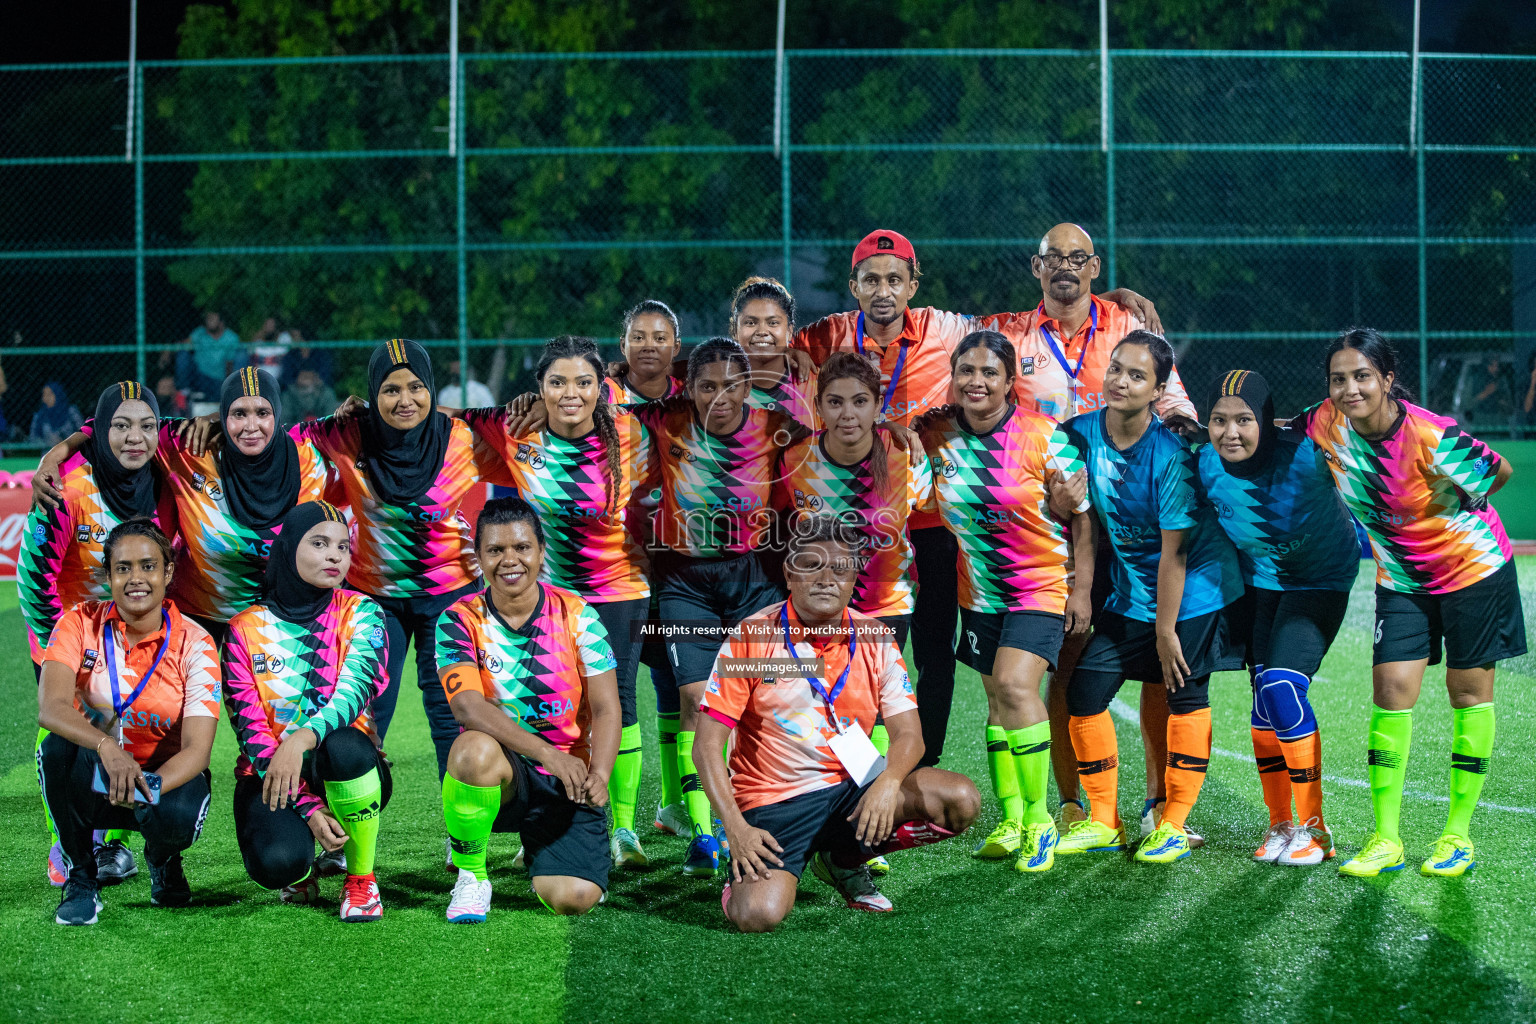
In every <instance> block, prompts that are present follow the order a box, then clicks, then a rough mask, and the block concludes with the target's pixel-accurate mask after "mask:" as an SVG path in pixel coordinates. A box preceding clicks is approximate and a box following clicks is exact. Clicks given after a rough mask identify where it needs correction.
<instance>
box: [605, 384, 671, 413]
mask: <svg viewBox="0 0 1536 1024" xmlns="http://www.w3.org/2000/svg"><path fill="white" fill-rule="evenodd" d="M603 390H604V392H605V393H606V394H607V396H608V404H609V405H622V406H625V407H626V408H628V407H630V406H635V405H644V404H645V403H646V402H659V401H661V399H662V398H671V397H672V396H673V395H680V394H682V393H683V392H684V391H686V390H688V385H687V384H686V383H685V382H684V381H683V380H682V378H680V377H668V378H667V390H666V393H665V394H663V395H662V396H661V398H647V397H645V396H644V395H642V394H641V393H640V392H638V391H635V390H633V389H631V388H630V387H629V385H628V384H626V383H625V382H624V379H623V378H619V379H618V380H614V379H613V378H612V377H604V378H603Z"/></svg>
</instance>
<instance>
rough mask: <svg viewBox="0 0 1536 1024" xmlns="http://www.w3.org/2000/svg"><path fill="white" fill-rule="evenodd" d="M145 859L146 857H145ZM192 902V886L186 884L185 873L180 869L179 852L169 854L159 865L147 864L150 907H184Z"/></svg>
mask: <svg viewBox="0 0 1536 1024" xmlns="http://www.w3.org/2000/svg"><path fill="white" fill-rule="evenodd" d="M145 859H146V860H147V859H148V858H145ZM191 902H192V886H190V885H188V884H187V873H186V872H185V871H183V870H182V869H181V854H179V853H173V854H171V858H170V860H167V861H166V862H165V863H164V864H162V865H161V866H160V867H155V865H154V864H150V866H149V905H150V906H152V907H184V906H186V905H187V904H188V903H191Z"/></svg>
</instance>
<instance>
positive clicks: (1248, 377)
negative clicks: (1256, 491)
mask: <svg viewBox="0 0 1536 1024" xmlns="http://www.w3.org/2000/svg"><path fill="white" fill-rule="evenodd" d="M1223 398H1240V399H1242V400H1243V401H1244V402H1246V403H1247V404H1248V408H1249V409H1251V410H1253V415H1254V416H1255V417H1256V418H1257V419H1258V421H1259V444H1258V447H1256V448H1255V449H1254V451H1253V454H1252V455H1250V456H1249V457H1248V458H1246V459H1244V460H1243V461H1242V462H1228V461H1227V460H1226V459H1222V460H1221V466H1222V468H1223V469H1225V470H1226V471H1227V472H1228V473H1231V474H1232V475H1233V476H1236V477H1242V478H1244V479H1251V478H1253V477H1256V476H1258V475H1259V474H1260V473H1262V472H1264V471H1265V470H1266V469H1268V468H1269V464H1270V462H1271V461H1272V460H1273V459H1274V457H1275V437H1276V435H1277V434H1278V433H1279V429H1278V428H1277V427H1276V426H1275V402H1274V399H1273V398H1271V397H1270V394H1269V382H1268V381H1266V380H1265V379H1264V376H1263V375H1262V374H1260V373H1259V372H1258V371H1257V370H1232V371H1230V372H1228V373H1226V374H1224V375H1223V376H1222V377H1221V379H1220V380H1218V381H1217V382H1216V386H1215V387H1213V388H1211V394H1210V407H1209V411H1210V412H1215V411H1216V403H1217V402H1219V401H1221V400H1222V399H1223Z"/></svg>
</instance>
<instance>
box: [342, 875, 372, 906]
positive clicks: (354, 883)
mask: <svg viewBox="0 0 1536 1024" xmlns="http://www.w3.org/2000/svg"><path fill="white" fill-rule="evenodd" d="M342 889H343V893H342V896H343V898H344V899H347V900H350V901H351V903H352V905H353V906H354V907H356V906H361V905H362V904H364V903H367V902H368V901H369V899H370V895H369V892H368V880H367V879H366V878H360V877H357V876H355V875H348V876H347V880H346V882H345V883H344V884H343V885H342Z"/></svg>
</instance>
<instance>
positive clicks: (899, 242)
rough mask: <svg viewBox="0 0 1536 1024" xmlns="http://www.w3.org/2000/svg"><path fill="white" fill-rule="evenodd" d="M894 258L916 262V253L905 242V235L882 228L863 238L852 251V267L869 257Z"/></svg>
mask: <svg viewBox="0 0 1536 1024" xmlns="http://www.w3.org/2000/svg"><path fill="white" fill-rule="evenodd" d="M881 255H885V256H895V257H897V258H898V259H903V260H912V261H914V262H915V261H916V260H917V253H916V252H914V251H913V249H912V243H911V242H909V241H907V237H906V236H905V235H900V234H897V233H896V232H894V231H887V230H885V229H884V228H876V229H875V230H873V231H871V232H870V233H869V234H867V235H865V236H864V240H863V241H862V242H860V243H859V244H858V245H856V246H854V249H853V266H855V267H856V266H858V265H859V264H860V263H863V262H864V261H865V260H867V259H869V258H870V257H871V256H881Z"/></svg>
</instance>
